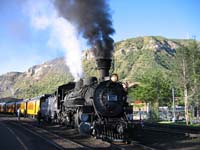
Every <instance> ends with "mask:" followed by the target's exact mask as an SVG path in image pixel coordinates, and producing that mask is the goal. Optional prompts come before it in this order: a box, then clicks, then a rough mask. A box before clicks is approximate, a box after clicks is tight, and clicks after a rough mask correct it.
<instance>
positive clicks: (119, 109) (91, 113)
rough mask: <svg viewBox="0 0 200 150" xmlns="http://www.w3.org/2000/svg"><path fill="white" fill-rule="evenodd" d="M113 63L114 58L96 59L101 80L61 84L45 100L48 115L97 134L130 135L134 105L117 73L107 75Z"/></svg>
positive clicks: (80, 129) (99, 136) (109, 135)
mask: <svg viewBox="0 0 200 150" xmlns="http://www.w3.org/2000/svg"><path fill="white" fill-rule="evenodd" d="M110 64H111V60H107V59H99V60H97V66H98V69H99V70H100V73H101V81H99V82H98V80H97V78H96V77H91V78H89V79H85V80H82V79H80V80H79V81H78V82H70V83H68V84H65V85H62V86H59V87H58V89H57V91H56V93H55V94H54V95H53V96H51V97H48V99H47V101H46V103H48V104H49V108H48V111H46V112H47V113H46V114H45V115H46V117H48V118H50V119H51V120H52V119H53V120H56V121H57V122H59V123H62V124H65V125H67V126H71V127H75V128H78V129H79V131H80V132H81V133H82V134H92V135H94V136H96V137H97V138H104V139H107V140H108V139H110V140H115V139H121V140H127V139H129V138H130V132H131V131H132V126H133V123H132V107H130V106H129V105H128V102H127V89H126V87H124V86H123V84H122V83H121V82H119V81H118V76H117V74H113V75H111V76H110V77H107V76H109V72H108V71H109V68H110ZM106 77H107V79H106ZM44 106H47V105H44ZM42 108H44V107H41V111H42Z"/></svg>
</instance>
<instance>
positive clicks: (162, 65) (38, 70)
mask: <svg viewBox="0 0 200 150" xmlns="http://www.w3.org/2000/svg"><path fill="white" fill-rule="evenodd" d="M188 41H189V40H185V39H184V40H182V39H167V38H164V37H161V36H144V37H137V38H130V39H126V40H122V41H119V42H116V43H115V44H114V48H115V52H114V55H113V59H114V63H113V64H114V65H112V67H111V69H110V73H112V72H115V73H117V74H119V77H120V80H122V81H129V82H133V81H137V77H138V76H141V75H142V74H145V73H147V72H149V71H152V70H155V69H158V70H161V71H162V72H164V73H167V72H169V70H170V69H169V66H170V63H171V60H172V59H173V57H174V54H175V52H176V49H177V48H179V47H182V46H183V45H187V42H188ZM82 62H83V70H84V74H85V77H88V76H97V77H98V76H99V74H98V71H97V67H96V64H95V58H94V56H93V54H92V53H91V50H85V51H83V54H82ZM72 80H73V77H72V75H71V74H70V72H69V68H68V67H67V66H66V64H65V60H64V58H63V57H62V58H55V59H53V60H51V61H47V62H45V63H43V64H39V65H35V66H32V67H30V68H29V69H28V70H27V71H25V72H9V73H6V74H3V75H0V85H1V87H0V97H6V96H14V97H18V98H28V97H33V96H37V95H40V94H45V93H52V92H53V91H54V90H55V89H56V87H57V86H59V85H61V84H64V83H67V82H69V81H72Z"/></svg>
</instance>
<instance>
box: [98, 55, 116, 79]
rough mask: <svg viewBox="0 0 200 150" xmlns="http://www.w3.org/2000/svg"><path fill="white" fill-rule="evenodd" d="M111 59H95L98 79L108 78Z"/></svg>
mask: <svg viewBox="0 0 200 150" xmlns="http://www.w3.org/2000/svg"><path fill="white" fill-rule="evenodd" d="M111 61H112V60H111V59H107V58H97V59H96V63H97V69H98V70H99V74H100V79H101V80H103V79H104V78H105V77H107V76H109V70H110V67H111Z"/></svg>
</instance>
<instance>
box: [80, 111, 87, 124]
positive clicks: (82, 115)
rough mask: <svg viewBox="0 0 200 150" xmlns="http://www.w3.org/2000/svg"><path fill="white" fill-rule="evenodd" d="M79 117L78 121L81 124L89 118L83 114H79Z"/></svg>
mask: <svg viewBox="0 0 200 150" xmlns="http://www.w3.org/2000/svg"><path fill="white" fill-rule="evenodd" d="M79 117H80V120H81V121H82V122H86V121H87V120H88V118H89V116H88V114H85V113H81V114H80V115H79Z"/></svg>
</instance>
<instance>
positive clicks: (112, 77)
mask: <svg viewBox="0 0 200 150" xmlns="http://www.w3.org/2000/svg"><path fill="white" fill-rule="evenodd" d="M110 80H111V81H112V82H117V81H118V75H117V74H112V75H111V77H110Z"/></svg>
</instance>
